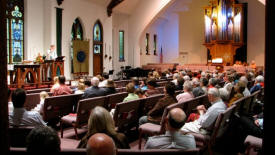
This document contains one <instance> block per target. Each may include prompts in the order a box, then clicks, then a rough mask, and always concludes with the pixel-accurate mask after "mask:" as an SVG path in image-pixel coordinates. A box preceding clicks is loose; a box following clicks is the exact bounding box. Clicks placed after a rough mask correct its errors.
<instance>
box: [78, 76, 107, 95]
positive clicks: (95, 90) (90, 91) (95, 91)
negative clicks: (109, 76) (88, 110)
mask: <svg viewBox="0 0 275 155" xmlns="http://www.w3.org/2000/svg"><path fill="white" fill-rule="evenodd" d="M98 84H99V79H98V78H97V77H93V78H92V79H91V85H92V86H91V87H89V88H87V89H86V90H85V91H84V94H83V95H82V98H83V99H85V98H91V97H97V96H103V95H105V91H104V89H103V88H100V87H98Z"/></svg>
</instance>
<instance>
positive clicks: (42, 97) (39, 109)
mask: <svg viewBox="0 0 275 155" xmlns="http://www.w3.org/2000/svg"><path fill="white" fill-rule="evenodd" d="M47 97H49V94H48V93H47V92H45V91H42V92H41V93H40V103H39V104H38V105H37V106H36V107H35V108H33V109H32V111H36V112H38V113H40V114H41V115H42V114H43V107H44V102H45V99H46V98H47Z"/></svg>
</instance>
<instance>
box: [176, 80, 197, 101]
mask: <svg viewBox="0 0 275 155" xmlns="http://www.w3.org/2000/svg"><path fill="white" fill-rule="evenodd" d="M192 90H193V86H192V82H191V81H185V82H184V84H183V91H184V92H183V93H181V94H179V95H177V96H176V98H177V101H178V103H182V102H185V101H187V100H191V99H193V98H194V95H193V93H192Z"/></svg>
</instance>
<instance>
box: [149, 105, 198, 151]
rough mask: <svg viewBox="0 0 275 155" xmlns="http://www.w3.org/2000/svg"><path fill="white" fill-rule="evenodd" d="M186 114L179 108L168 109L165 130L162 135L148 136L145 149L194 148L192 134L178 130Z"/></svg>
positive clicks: (183, 122) (194, 143)
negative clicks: (184, 133)
mask: <svg viewBox="0 0 275 155" xmlns="http://www.w3.org/2000/svg"><path fill="white" fill-rule="evenodd" d="M185 121H186V114H185V113H184V111H183V110H182V109H180V108H174V109H172V110H170V111H169V113H168V116H167V117H166V118H165V128H166V132H165V134H164V135H159V136H153V137H149V139H148V141H147V142H146V144H145V147H144V148H145V149H194V148H196V142H195V138H194V136H193V135H190V134H186V135H183V134H181V133H180V132H179V130H180V128H181V127H182V126H183V125H184V124H185Z"/></svg>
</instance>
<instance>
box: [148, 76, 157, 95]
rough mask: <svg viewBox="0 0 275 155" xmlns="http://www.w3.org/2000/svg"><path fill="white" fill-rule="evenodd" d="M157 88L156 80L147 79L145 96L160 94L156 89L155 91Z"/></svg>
mask: <svg viewBox="0 0 275 155" xmlns="http://www.w3.org/2000/svg"><path fill="white" fill-rule="evenodd" d="M157 86H158V85H157V82H156V79H154V78H149V79H148V80H147V87H148V89H147V90H146V92H145V96H147V97H148V96H152V95H156V94H160V91H159V90H158V89H156V87H157Z"/></svg>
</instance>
